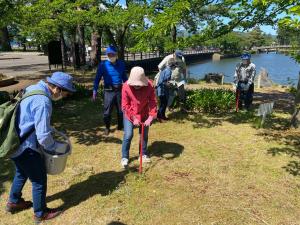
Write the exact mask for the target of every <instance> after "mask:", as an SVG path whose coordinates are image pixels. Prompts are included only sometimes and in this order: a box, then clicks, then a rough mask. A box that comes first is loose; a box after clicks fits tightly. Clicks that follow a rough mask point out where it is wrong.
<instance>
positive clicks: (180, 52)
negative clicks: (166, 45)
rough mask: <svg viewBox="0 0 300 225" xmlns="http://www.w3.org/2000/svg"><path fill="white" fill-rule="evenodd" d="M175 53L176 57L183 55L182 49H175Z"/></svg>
mask: <svg viewBox="0 0 300 225" xmlns="http://www.w3.org/2000/svg"><path fill="white" fill-rule="evenodd" d="M175 55H176V56H177V57H182V56H183V53H182V51H180V50H176V51H175Z"/></svg>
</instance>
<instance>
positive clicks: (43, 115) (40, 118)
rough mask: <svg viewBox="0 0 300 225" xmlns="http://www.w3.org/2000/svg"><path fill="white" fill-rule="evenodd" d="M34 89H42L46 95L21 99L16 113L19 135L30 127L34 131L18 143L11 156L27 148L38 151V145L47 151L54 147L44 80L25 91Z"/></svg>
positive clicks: (17, 154) (49, 103)
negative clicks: (17, 147) (18, 145)
mask: <svg viewBox="0 0 300 225" xmlns="http://www.w3.org/2000/svg"><path fill="white" fill-rule="evenodd" d="M34 90H41V91H44V92H45V93H46V94H47V95H48V97H47V96H44V95H33V96H30V97H27V98H25V99H24V100H23V101H21V103H20V107H19V109H18V114H17V126H18V128H19V136H20V137H22V136H24V135H25V134H27V133H28V132H30V131H31V130H32V128H34V131H33V132H32V134H31V135H30V136H29V137H28V138H27V139H26V140H25V141H24V142H23V143H22V144H21V145H20V147H19V149H18V150H17V151H16V152H15V154H14V155H13V156H12V158H14V157H17V156H19V155H21V154H22V153H23V151H24V150H26V149H27V148H30V149H32V150H34V151H37V152H40V149H39V145H41V146H42V147H43V148H44V149H46V150H48V151H54V150H55V148H56V142H55V141H54V139H53V137H52V134H51V132H52V128H51V126H50V119H51V114H52V102H51V99H50V97H51V93H50V90H49V88H48V86H47V84H46V83H45V82H44V81H40V82H38V83H37V84H36V85H31V86H29V87H27V88H26V90H25V93H27V92H30V91H34Z"/></svg>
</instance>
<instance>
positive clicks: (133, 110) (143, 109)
mask: <svg viewBox="0 0 300 225" xmlns="http://www.w3.org/2000/svg"><path fill="white" fill-rule="evenodd" d="M122 110H123V113H124V120H123V123H124V137H123V143H122V160H121V165H122V166H123V167H124V168H125V167H127V166H128V159H129V149H130V144H131V140H132V137H133V128H134V127H139V133H141V124H142V123H143V124H144V126H145V129H144V138H143V140H144V142H143V149H142V153H143V157H142V159H143V162H144V163H148V162H150V158H149V156H148V154H147V142H148V132H149V126H150V125H151V123H152V121H153V119H155V118H156V116H157V102H156V96H155V90H154V87H153V84H152V82H151V81H150V80H148V79H147V77H146V76H145V72H144V69H143V68H142V67H138V66H136V67H133V68H132V69H131V71H130V75H129V79H128V81H127V82H126V83H124V85H123V88H122Z"/></svg>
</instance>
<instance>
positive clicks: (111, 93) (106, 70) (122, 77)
mask: <svg viewBox="0 0 300 225" xmlns="http://www.w3.org/2000/svg"><path fill="white" fill-rule="evenodd" d="M106 55H107V60H104V61H103V62H101V63H100V64H99V66H98V70H97V74H96V77H95V81H94V90H93V100H94V101H95V100H96V96H97V91H98V87H99V82H100V80H101V78H102V77H103V80H104V110H103V121H104V124H105V132H104V134H105V135H108V134H109V133H110V123H111V113H112V110H113V106H114V105H115V106H116V108H117V113H118V130H122V129H123V112H122V110H121V91H122V84H123V83H124V82H125V81H127V75H126V71H125V70H126V68H125V63H124V61H122V60H119V59H117V49H116V48H115V47H114V46H109V47H108V48H107V49H106Z"/></svg>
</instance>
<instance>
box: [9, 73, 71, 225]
mask: <svg viewBox="0 0 300 225" xmlns="http://www.w3.org/2000/svg"><path fill="white" fill-rule="evenodd" d="M35 90H41V91H43V92H44V93H45V95H33V96H30V97H27V98H26V99H24V100H23V101H22V102H21V103H20V107H19V108H18V111H17V124H16V128H17V130H18V131H19V135H20V137H25V136H27V138H26V139H25V141H24V142H23V143H22V144H21V145H20V147H19V149H18V150H17V151H16V152H15V153H14V154H13V155H12V157H11V159H12V160H13V162H14V164H15V167H16V173H15V177H14V179H13V183H12V187H11V190H10V194H9V200H8V202H7V204H6V211H7V212H10V213H16V212H18V211H21V210H24V209H28V208H30V207H31V206H33V209H34V220H35V222H36V223H40V222H42V221H44V220H49V219H53V218H55V217H56V216H58V215H59V214H60V213H61V211H60V210H58V209H49V208H47V206H46V191H47V171H46V167H45V162H44V159H43V156H42V152H41V148H40V147H42V148H43V149H45V150H47V151H55V149H57V148H59V147H61V146H60V145H62V144H61V143H59V142H56V141H55V140H54V139H53V137H52V134H51V133H52V130H53V129H52V127H51V126H50V119H51V114H52V101H51V99H52V100H54V101H56V100H59V99H61V98H63V97H66V96H67V95H68V93H69V92H75V88H74V87H73V78H72V77H71V76H70V75H68V74H66V73H63V72H55V73H53V74H52V76H51V77H48V78H47V81H46V82H45V81H40V82H38V83H37V84H35V85H31V86H29V87H27V88H26V89H25V93H28V92H31V91H35ZM28 179H29V180H30V181H31V183H32V199H33V203H32V202H31V201H25V200H24V199H23V198H22V189H23V187H24V185H25V183H26V181H27V180H28Z"/></svg>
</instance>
